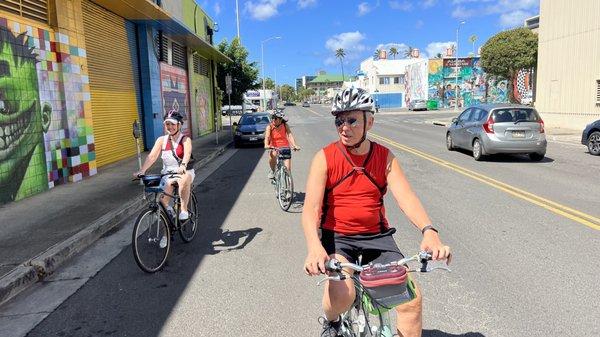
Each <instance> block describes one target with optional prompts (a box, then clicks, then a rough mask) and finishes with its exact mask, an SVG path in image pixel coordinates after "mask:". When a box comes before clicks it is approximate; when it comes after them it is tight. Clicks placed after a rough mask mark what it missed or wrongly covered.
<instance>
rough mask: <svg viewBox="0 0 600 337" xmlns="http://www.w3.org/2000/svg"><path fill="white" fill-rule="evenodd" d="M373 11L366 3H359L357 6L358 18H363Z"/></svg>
mask: <svg viewBox="0 0 600 337" xmlns="http://www.w3.org/2000/svg"><path fill="white" fill-rule="evenodd" d="M372 10H373V9H372V8H371V6H369V3H367V2H361V3H360V4H358V16H363V15H366V14H367V13H369V12H370V11H372Z"/></svg>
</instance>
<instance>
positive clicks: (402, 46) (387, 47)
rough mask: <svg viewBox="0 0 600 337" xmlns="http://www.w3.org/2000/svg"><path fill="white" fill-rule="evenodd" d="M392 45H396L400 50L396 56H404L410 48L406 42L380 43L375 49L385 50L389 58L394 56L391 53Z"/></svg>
mask: <svg viewBox="0 0 600 337" xmlns="http://www.w3.org/2000/svg"><path fill="white" fill-rule="evenodd" d="M392 47H395V48H396V49H397V50H398V55H397V56H396V58H404V53H405V52H406V50H407V49H408V45H406V44H404V43H386V44H382V43H380V44H379V45H377V48H375V49H376V50H377V49H379V50H385V51H386V52H387V54H388V58H394V57H393V56H392V55H390V48H392Z"/></svg>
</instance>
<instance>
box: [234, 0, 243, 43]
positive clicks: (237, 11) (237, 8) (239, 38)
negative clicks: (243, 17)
mask: <svg viewBox="0 0 600 337" xmlns="http://www.w3.org/2000/svg"><path fill="white" fill-rule="evenodd" d="M235 17H236V22H237V38H238V42H239V43H240V45H241V44H242V38H241V37H240V6H239V5H238V0H235Z"/></svg>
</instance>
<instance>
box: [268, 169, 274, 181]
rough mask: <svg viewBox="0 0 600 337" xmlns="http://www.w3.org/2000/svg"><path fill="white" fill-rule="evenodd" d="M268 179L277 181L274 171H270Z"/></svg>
mask: <svg viewBox="0 0 600 337" xmlns="http://www.w3.org/2000/svg"><path fill="white" fill-rule="evenodd" d="M267 178H269V179H275V175H274V174H273V171H269V174H267Z"/></svg>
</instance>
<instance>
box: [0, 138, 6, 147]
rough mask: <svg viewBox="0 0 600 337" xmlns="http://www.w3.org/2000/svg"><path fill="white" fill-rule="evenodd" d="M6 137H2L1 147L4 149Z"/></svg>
mask: <svg viewBox="0 0 600 337" xmlns="http://www.w3.org/2000/svg"><path fill="white" fill-rule="evenodd" d="M5 145H6V144H5V142H4V137H0V149H4V146H5Z"/></svg>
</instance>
